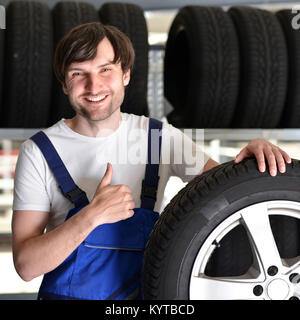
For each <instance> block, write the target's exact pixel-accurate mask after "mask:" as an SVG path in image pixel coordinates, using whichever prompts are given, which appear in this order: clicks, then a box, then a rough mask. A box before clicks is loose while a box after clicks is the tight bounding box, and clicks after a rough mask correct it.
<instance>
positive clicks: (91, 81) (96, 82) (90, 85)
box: [85, 74, 103, 94]
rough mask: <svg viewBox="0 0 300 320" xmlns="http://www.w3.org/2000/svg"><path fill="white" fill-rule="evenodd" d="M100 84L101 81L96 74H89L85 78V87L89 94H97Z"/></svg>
mask: <svg viewBox="0 0 300 320" xmlns="http://www.w3.org/2000/svg"><path fill="white" fill-rule="evenodd" d="M102 86H103V84H102V81H101V79H100V77H99V76H98V75H96V74H90V75H89V76H88V77H87V78H86V84H85V89H86V90H88V91H89V92H90V93H91V94H97V93H98V92H99V89H100V88H101V87H102Z"/></svg>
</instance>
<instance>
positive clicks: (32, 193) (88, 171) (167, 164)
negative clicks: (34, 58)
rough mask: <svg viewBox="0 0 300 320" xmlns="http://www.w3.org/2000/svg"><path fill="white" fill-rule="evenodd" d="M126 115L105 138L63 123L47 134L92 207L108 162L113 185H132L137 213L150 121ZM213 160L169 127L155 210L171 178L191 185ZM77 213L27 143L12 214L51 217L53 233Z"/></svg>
mask: <svg viewBox="0 0 300 320" xmlns="http://www.w3.org/2000/svg"><path fill="white" fill-rule="evenodd" d="M121 115H122V121H121V122H120V126H119V127H118V129H117V130H116V131H114V132H112V133H111V134H109V135H107V136H105V137H87V136H83V135H81V134H78V133H76V132H74V131H73V130H71V129H70V128H69V127H68V126H67V125H66V124H65V122H64V119H62V120H60V121H58V122H57V123H56V124H55V125H53V126H52V127H50V128H47V129H45V130H43V131H44V132H45V133H46V134H47V136H48V137H49V139H50V140H51V142H52V143H53V145H54V146H55V149H56V150H57V152H58V154H59V155H60V157H61V159H62V161H63V163H64V164H65V166H66V167H67V169H68V171H69V173H70V175H71V177H72V178H73V180H74V182H75V183H76V184H77V185H78V187H79V188H81V189H82V190H84V191H85V192H86V194H87V197H88V199H89V201H91V200H92V198H93V196H94V193H95V191H96V188H97V186H98V184H99V183H100V181H101V179H102V177H103V175H104V173H105V171H106V167H107V162H110V163H111V164H112V167H113V176H112V181H111V184H125V185H128V186H129V187H130V189H131V192H132V196H133V200H134V201H135V204H136V207H140V203H141V201H140V195H141V186H142V180H143V179H144V177H145V168H146V167H145V166H146V162H147V154H148V149H147V148H148V147H147V146H148V127H149V118H147V117H144V116H136V115H133V114H127V113H121ZM154 139H155V138H154ZM180 149H182V150H180ZM185 150H188V151H191V150H193V154H189V155H187V156H186V154H184V155H182V153H183V152H181V151H185ZM195 151H197V152H196V154H197V156H195ZM188 153H191V152H188ZM180 158H181V159H180ZM208 159H209V157H208V155H207V154H205V153H204V152H203V151H202V149H199V148H198V146H196V145H195V143H194V142H193V141H192V140H191V139H190V138H188V137H187V136H186V135H184V134H183V133H182V131H180V130H179V129H176V128H174V127H173V126H172V125H170V124H167V123H164V125H163V130H162V147H161V162H160V163H161V164H160V167H159V176H160V179H159V185H158V191H157V200H156V204H155V208H154V210H155V211H158V212H160V208H161V204H162V200H163V194H164V189H165V186H166V184H167V182H168V179H169V177H170V176H179V177H180V178H181V179H182V180H183V181H184V182H188V181H190V180H191V179H192V178H193V177H194V176H195V175H196V174H199V173H201V172H202V170H203V167H204V165H205V163H206V161H207V160H208ZM189 169H190V170H191V172H192V174H191V172H189V171H188V170H189ZM73 207H74V205H73V204H72V203H71V202H70V201H69V200H68V199H66V198H65V196H63V194H62V192H61V191H60V189H59V187H58V183H57V181H56V179H55V177H54V175H53V174H52V172H51V170H50V168H49V167H48V164H47V162H46V160H45V158H44V156H43V155H42V153H41V151H40V149H39V148H38V147H37V145H36V144H35V143H34V142H33V141H32V140H30V139H28V140H26V141H25V142H24V143H23V144H22V146H21V148H20V153H19V157H18V161H17V165H16V170H15V179H14V201H13V210H37V211H46V212H50V218H49V222H48V225H47V231H49V230H51V229H53V228H55V227H56V226H58V225H60V224H62V223H63V222H64V220H65V218H66V215H67V213H68V211H69V210H70V209H71V208H73Z"/></svg>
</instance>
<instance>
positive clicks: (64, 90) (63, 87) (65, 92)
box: [62, 83, 68, 95]
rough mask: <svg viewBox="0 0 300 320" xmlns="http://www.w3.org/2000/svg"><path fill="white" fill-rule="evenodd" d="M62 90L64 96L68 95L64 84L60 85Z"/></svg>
mask: <svg viewBox="0 0 300 320" xmlns="http://www.w3.org/2000/svg"><path fill="white" fill-rule="evenodd" d="M62 89H63V92H64V94H66V95H68V89H67V87H66V84H65V83H64V84H63V85H62Z"/></svg>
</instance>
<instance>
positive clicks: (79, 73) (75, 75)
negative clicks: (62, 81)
mask: <svg viewBox="0 0 300 320" xmlns="http://www.w3.org/2000/svg"><path fill="white" fill-rule="evenodd" d="M81 75H82V73H81V72H73V73H72V77H78V76H81Z"/></svg>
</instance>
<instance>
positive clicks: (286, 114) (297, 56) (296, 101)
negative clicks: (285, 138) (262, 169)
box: [276, 10, 300, 128]
mask: <svg viewBox="0 0 300 320" xmlns="http://www.w3.org/2000/svg"><path fill="white" fill-rule="evenodd" d="M294 16H295V14H293V13H292V12H291V10H280V11H278V12H276V17H277V18H278V20H279V22H280V23H281V26H282V29H283V31H284V34H285V39H286V45H287V48H288V58H289V69H288V72H289V79H288V88H287V96H286V101H285V107H284V110H283V113H282V118H281V122H280V127H281V128H299V127H300V91H299V87H300V33H299V30H295V29H293V27H292V25H291V21H292V20H293V17H294Z"/></svg>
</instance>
